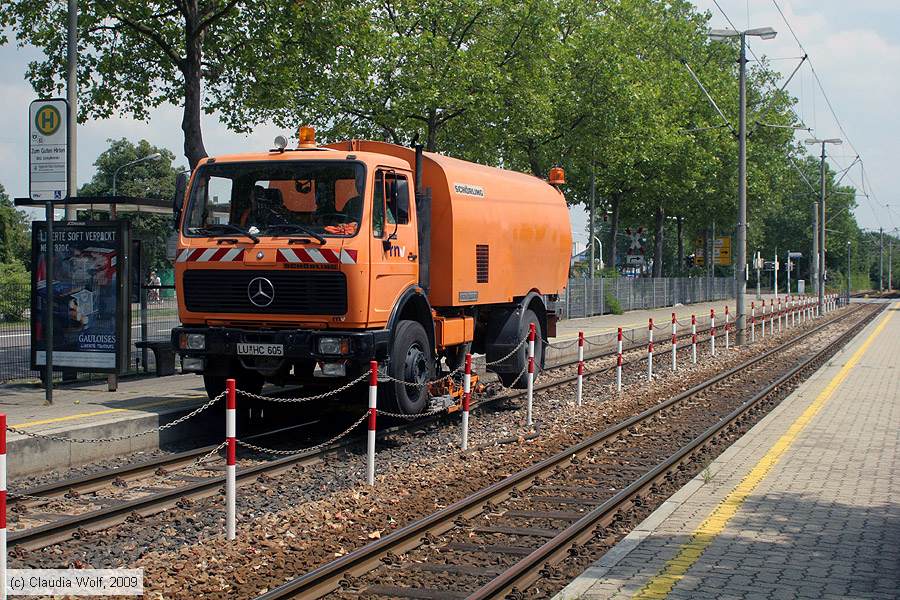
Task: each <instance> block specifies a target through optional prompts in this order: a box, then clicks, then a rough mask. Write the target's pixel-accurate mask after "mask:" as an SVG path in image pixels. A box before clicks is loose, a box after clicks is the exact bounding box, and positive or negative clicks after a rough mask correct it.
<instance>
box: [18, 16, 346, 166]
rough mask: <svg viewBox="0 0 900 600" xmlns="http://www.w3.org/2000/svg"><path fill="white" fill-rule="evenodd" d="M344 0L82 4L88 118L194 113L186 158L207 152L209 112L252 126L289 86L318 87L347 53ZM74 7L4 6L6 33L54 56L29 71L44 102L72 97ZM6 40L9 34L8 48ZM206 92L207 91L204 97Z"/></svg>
mask: <svg viewBox="0 0 900 600" xmlns="http://www.w3.org/2000/svg"><path fill="white" fill-rule="evenodd" d="M347 5H352V3H349V2H344V1H343V0H335V1H331V0H320V1H317V2H266V1H265V0H187V1H184V2H182V1H180V0H178V1H171V0H169V1H167V0H149V1H145V0H118V1H116V2H112V1H109V0H82V1H81V2H79V4H78V28H79V32H78V42H79V49H78V80H79V103H78V104H79V109H80V113H79V115H78V116H79V119H80V120H81V121H85V120H86V119H88V118H101V119H102V118H106V117H109V116H111V115H113V114H116V113H121V112H124V113H128V114H131V115H133V116H134V117H136V118H138V119H145V118H146V117H147V115H148V112H149V110H150V109H152V108H154V107H156V106H159V105H160V104H162V103H164V102H169V103H172V104H174V105H175V106H183V107H184V117H185V118H184V121H183V127H182V128H183V130H184V135H185V155H186V156H187V158H188V160H189V162H190V163H191V165H195V164H196V162H197V160H199V158H201V157H203V156H205V154H206V152H205V148H204V145H203V139H202V133H201V129H200V115H201V111H206V112H212V111H218V112H219V113H220V114H221V115H222V117H223V118H224V119H225V121H226V122H227V123H228V124H229V125H230V126H232V127H233V128H235V129H239V130H246V129H248V128H249V127H250V125H251V124H252V123H250V122H248V121H247V114H246V110H247V109H248V108H249V107H253V106H261V105H262V106H267V105H269V103H270V102H271V101H272V99H273V98H278V92H279V91H280V89H281V88H283V86H284V83H285V82H286V81H291V82H296V83H300V82H301V81H302V84H304V85H305V84H310V82H311V81H315V80H316V79H317V78H318V77H320V76H321V75H322V74H324V73H325V69H324V68H323V67H322V65H323V64H328V63H329V62H331V61H332V60H333V59H334V55H335V54H336V53H337V52H338V48H337V44H336V43H335V42H336V41H337V38H336V36H337V34H338V33H339V29H338V27H340V26H342V25H343V20H342V17H343V15H344V11H345V6H347ZM66 23H67V8H66V3H65V2H58V1H55V0H10V1H8V2H3V3H0V27H2V28H4V29H7V28H8V29H10V30H12V31H14V35H15V38H16V40H17V42H18V43H19V44H20V45H25V44H30V45H34V46H37V47H38V48H40V49H42V50H43V51H44V54H45V56H46V58H45V59H43V60H38V61H34V62H32V63H31V64H30V65H29V67H28V72H27V74H26V76H27V78H28V80H29V81H30V82H31V84H32V85H33V86H34V88H35V91H36V92H37V93H38V94H39V95H42V96H45V97H46V96H59V95H63V85H64V77H65V73H66V68H65V57H66V52H65V48H66ZM4 41H6V36H5V35H4V36H2V37H0V42H4ZM201 89H202V95H201Z"/></svg>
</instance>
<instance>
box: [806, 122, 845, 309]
mask: <svg viewBox="0 0 900 600" xmlns="http://www.w3.org/2000/svg"><path fill="white" fill-rule="evenodd" d="M806 143H807V144H810V145H814V144H821V145H822V155H821V162H820V163H819V219H818V221H819V223H818V225H819V230H818V231H814V232H813V235H815V236H818V238H819V256H818V258H817V262H818V265H817V268H816V279H817V281H818V290H817V291H818V292H819V314H820V315H824V314H825V144H834V145H840V144H843V143H844V142H843V140H841V139H839V138H829V139H827V140H820V139H818V138H812V139H809V140H806Z"/></svg>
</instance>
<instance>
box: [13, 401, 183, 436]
mask: <svg viewBox="0 0 900 600" xmlns="http://www.w3.org/2000/svg"><path fill="white" fill-rule="evenodd" d="M197 397H201V396H200V395H199V394H198V395H197ZM189 400H191V398H167V399H165V400H155V401H153V402H145V403H143V404H135V405H134V406H129V407H127V408H106V409H103V410H97V411H94V412H85V413H77V414H74V415H67V416H65V417H52V418H50V419H37V420H34V421H25V422H24V423H16V424H12V423H11V424H10V427H16V428H19V429H23V428H25V427H35V426H37V425H48V424H50V423H62V422H65V421H74V420H77V419H88V418H90V417H99V416H102V415H111V414H113V413H119V412H127V411H129V410H142V409H145V408H155V407H157V406H164V405H166V404H177V403H179V402H186V401H189Z"/></svg>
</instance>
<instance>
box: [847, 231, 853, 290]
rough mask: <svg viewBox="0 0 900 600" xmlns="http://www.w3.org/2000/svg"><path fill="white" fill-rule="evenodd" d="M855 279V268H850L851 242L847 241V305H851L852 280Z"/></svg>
mask: <svg viewBox="0 0 900 600" xmlns="http://www.w3.org/2000/svg"><path fill="white" fill-rule="evenodd" d="M852 277H853V268H852V267H851V266H850V240H847V304H850V279H851V278H852Z"/></svg>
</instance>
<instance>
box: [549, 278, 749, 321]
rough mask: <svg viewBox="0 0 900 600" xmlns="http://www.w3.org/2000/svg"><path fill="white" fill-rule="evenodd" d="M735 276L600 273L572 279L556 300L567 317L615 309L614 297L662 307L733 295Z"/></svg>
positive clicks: (630, 305)
mask: <svg viewBox="0 0 900 600" xmlns="http://www.w3.org/2000/svg"><path fill="white" fill-rule="evenodd" d="M734 292H735V282H734V279H732V278H731V277H715V278H709V277H652V278H650V277H644V278H629V277H613V278H605V277H598V278H596V279H587V278H584V279H581V278H579V279H570V280H569V284H568V286H567V287H566V291H565V293H564V294H563V295H562V296H561V297H560V299H559V301H558V302H557V304H556V309H557V311H558V312H559V314H560V317H561V318H563V319H572V318H577V317H590V316H593V315H602V314H607V313H610V312H613V307H612V304H613V301H615V302H617V303H618V305H619V307H620V308H621V309H622V310H623V311H625V310H640V309H644V308H661V307H664V306H673V305H675V304H693V303H695V302H711V301H714V300H724V299H726V298H733V297H734Z"/></svg>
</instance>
